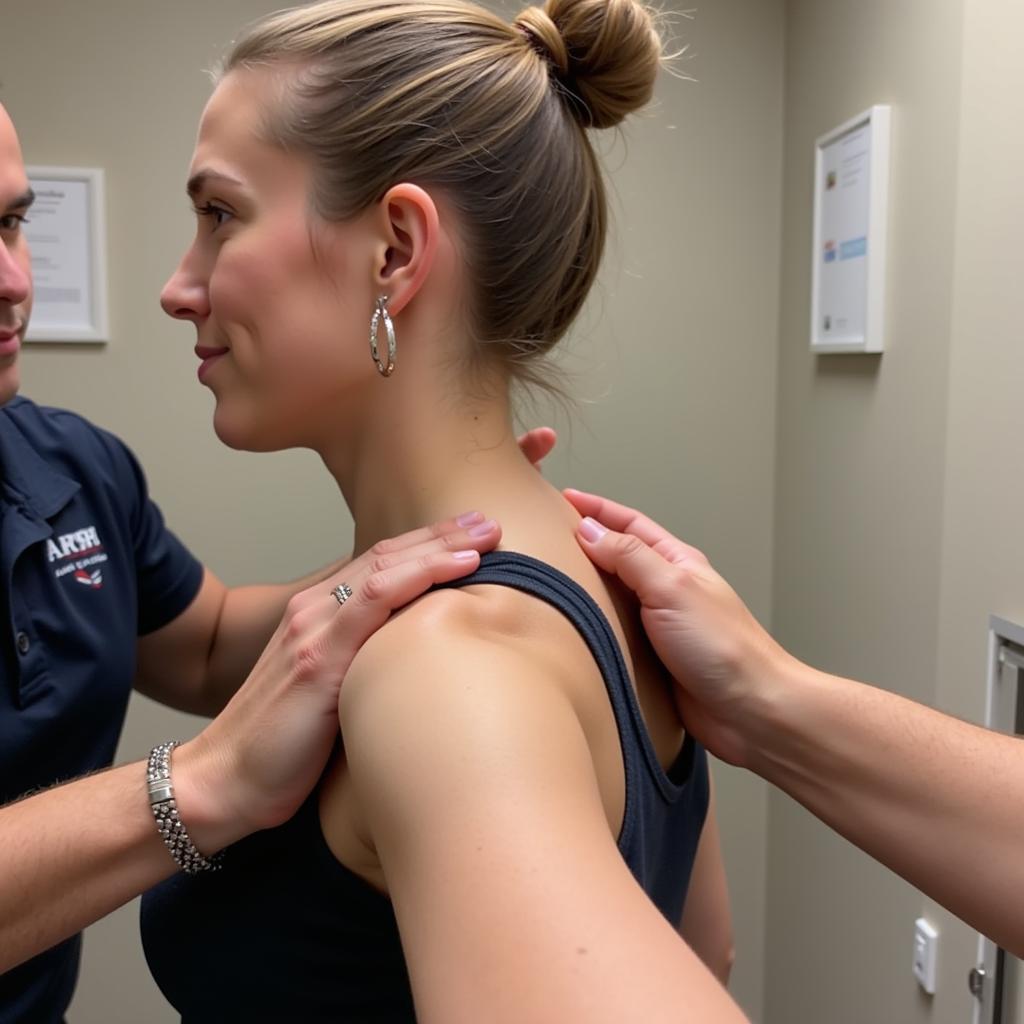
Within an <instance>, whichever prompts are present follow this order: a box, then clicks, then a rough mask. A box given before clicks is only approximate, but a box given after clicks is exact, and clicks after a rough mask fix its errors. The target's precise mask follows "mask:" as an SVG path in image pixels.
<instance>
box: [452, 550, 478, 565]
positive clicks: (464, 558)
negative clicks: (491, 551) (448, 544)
mask: <svg viewBox="0 0 1024 1024" xmlns="http://www.w3.org/2000/svg"><path fill="white" fill-rule="evenodd" d="M478 554H479V552H477V551H473V550H472V549H470V550H469V551H453V552H452V558H457V559H458V560H459V561H460V562H468V561H469V560H470V559H471V558H476V557H477V555H478Z"/></svg>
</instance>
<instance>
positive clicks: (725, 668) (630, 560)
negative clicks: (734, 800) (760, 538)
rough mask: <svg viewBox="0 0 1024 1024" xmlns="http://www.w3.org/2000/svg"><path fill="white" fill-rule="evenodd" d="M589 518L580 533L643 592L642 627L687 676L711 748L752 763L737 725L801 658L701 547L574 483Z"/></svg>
mask: <svg viewBox="0 0 1024 1024" xmlns="http://www.w3.org/2000/svg"><path fill="white" fill-rule="evenodd" d="M564 493H565V496H566V498H567V499H568V500H569V501H570V502H571V503H572V504H573V505H574V506H575V508H576V509H577V511H578V512H579V513H580V514H581V515H583V516H585V517H586V518H584V519H583V521H582V522H581V523H580V528H579V532H578V537H579V540H580V543H581V546H582V547H583V549H584V551H586V553H587V554H588V555H589V556H590V558H591V559H592V560H593V562H594V563H595V564H596V565H597V566H599V567H600V568H601V569H603V570H604V571H605V572H609V573H614V574H615V575H617V576H618V577H619V578H620V579H621V580H622V581H623V583H625V584H626V586H628V587H629V588H630V589H632V590H634V591H635V592H636V595H637V597H638V598H639V600H640V603H641V605H642V606H643V607H642V610H641V617H642V619H643V624H644V629H645V630H646V632H647V635H648V636H649V637H650V640H651V643H652V645H653V646H654V649H655V651H656V652H657V654H658V657H659V658H661V660H662V661H663V662H664V664H665V666H666V667H667V668H668V670H669V672H671V673H672V675H673V677H674V678H675V680H676V681H677V682H678V683H679V689H678V690H677V692H676V699H677V702H678V704H679V708H680V711H681V713H682V715H683V718H684V721H685V723H686V727H687V728H688V729H690V730H691V731H692V732H693V734H694V735H695V736H696V738H697V739H699V740H700V741H701V743H703V744H704V745H705V746H706V747H707V748H708V750H710V751H711V752H712V753H714V754H715V755H717V756H718V757H720V758H722V759H723V760H726V761H729V762H731V763H732V764H740V765H744V766H749V759H748V756H747V751H746V748H745V743H744V741H743V740H742V738H741V736H740V733H739V732H738V731H737V729H736V725H737V724H738V723H740V722H741V721H742V720H743V719H742V716H743V715H745V714H749V712H750V709H751V705H752V704H753V702H754V701H755V700H756V699H759V698H762V697H766V696H767V695H768V694H769V692H770V690H771V686H772V680H774V679H779V678H782V666H783V665H784V664H786V663H791V662H795V659H793V658H792V657H791V656H790V655H789V654H787V653H786V651H784V650H783V649H782V648H781V647H780V646H779V645H778V644H777V643H776V642H775V641H774V640H773V639H772V638H771V636H769V635H768V633H767V631H766V630H765V629H764V628H763V627H762V626H761V624H760V623H759V622H758V621H757V620H756V619H755V618H754V616H753V615H752V614H751V613H750V611H749V609H748V608H747V607H746V605H745V604H744V603H743V602H742V601H741V600H740V598H739V597H738V596H737V594H736V592H735V591H734V590H733V589H732V587H730V586H729V584H728V583H726V581H725V580H724V579H722V577H721V576H719V574H718V573H717V572H715V570H714V569H713V568H712V567H711V564H710V563H709V562H708V560H707V558H705V556H704V555H703V553H702V552H700V551H698V550H697V549H696V548H694V547H691V546H690V545H689V544H685V543H684V542H683V541H681V540H679V539H678V538H677V537H674V536H673V535H672V534H671V533H669V532H668V531H667V530H666V529H664V528H663V527H661V526H659V525H658V524H657V523H656V522H654V521H653V520H652V519H648V518H647V516H645V515H643V514H641V513H640V512H637V511H636V510H635V509H631V508H627V507H626V506H625V505H619V504H617V503H616V502H614V501H609V500H608V499H607V498H601V497H599V496H597V495H596V494H585V493H584V492H582V491H575V490H567V491H565V492H564Z"/></svg>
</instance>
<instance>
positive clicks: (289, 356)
mask: <svg viewBox="0 0 1024 1024" xmlns="http://www.w3.org/2000/svg"><path fill="white" fill-rule="evenodd" d="M273 85H274V82H273V79H272V78H271V76H270V74H269V73H267V72H251V71H234V72H232V73H231V74H230V75H228V76H227V77H226V78H225V79H224V81H223V82H222V83H221V84H220V85H219V86H218V87H217V90H216V91H215V92H214V94H213V96H212V98H211V99H210V102H209V103H208V104H207V107H206V110H205V112H204V113H203V118H202V121H201V122H200V126H199V136H198V141H197V143H196V150H195V154H194V156H193V159H192V165H191V168H190V170H189V184H188V191H189V195H190V197H191V199H192V201H193V204H194V206H195V209H196V211H197V218H198V225H197V229H196V236H195V239H194V241H193V242H192V245H191V247H190V248H189V249H188V251H187V252H186V253H185V255H184V257H183V259H182V261H181V264H180V265H179V266H178V269H177V270H176V271H175V272H174V274H173V276H172V277H171V279H170V280H169V281H168V282H167V284H166V285H165V287H164V290H163V293H162V294H161V305H162V306H163V308H164V310H165V312H167V313H168V314H169V315H170V316H173V317H177V318H179V319H183V320H190V321H192V323H194V324H195V327H196V333H197V344H196V354H197V356H198V357H199V359H200V366H199V379H200V381H201V382H202V383H203V384H205V385H206V386H207V387H209V388H210V390H211V391H212V392H213V393H214V396H215V398H216V402H217V405H216V410H215V412H214V429H215V430H216V432H217V435H218V436H219V437H220V438H221V440H222V441H224V442H225V443H226V444H228V445H231V446H232V447H235V448H245V449H249V450H255V451H266V450H274V449H280V448H286V447H294V446H312V447H316V446H317V439H318V432H322V431H324V430H325V429H326V428H328V427H329V425H330V424H331V423H332V422H335V421H336V420H337V416H338V413H339V411H340V410H341V409H343V408H349V409H351V407H352V405H353V404H354V403H353V396H354V395H358V393H359V392H360V391H361V390H362V389H360V388H359V384H361V383H365V382H366V378H368V377H372V376H373V375H374V374H375V370H374V367H373V363H372V362H371V360H370V357H369V354H368V352H366V353H363V355H364V356H365V358H363V359H361V360H357V359H356V358H355V357H356V354H357V351H358V352H362V350H363V348H364V347H366V346H364V345H363V344H362V343H359V344H357V343H356V340H357V338H358V339H362V341H365V337H364V336H365V334H366V329H367V326H368V324H369V319H370V315H371V313H372V311H373V301H374V294H373V286H372V284H373V278H372V273H371V270H372V249H371V245H372V237H371V234H370V231H369V230H368V218H366V217H363V218H360V217H356V218H355V219H354V220H352V221H349V222H346V223H345V224H326V223H325V222H323V221H321V220H320V219H319V218H318V217H317V216H316V215H315V214H314V213H312V212H311V210H310V204H309V196H310V184H311V169H310V166H309V164H308V162H307V161H306V160H305V159H304V158H302V157H299V156H296V155H294V154H289V153H287V152H285V151H283V150H282V149H280V148H277V147H275V146H273V145H271V144H269V143H267V142H265V141H263V140H262V139H261V138H260V134H259V130H260V126H261V123H262V122H261V117H262V116H263V114H264V113H265V112H266V110H267V109H268V104H269V102H270V101H271V99H272V88H273Z"/></svg>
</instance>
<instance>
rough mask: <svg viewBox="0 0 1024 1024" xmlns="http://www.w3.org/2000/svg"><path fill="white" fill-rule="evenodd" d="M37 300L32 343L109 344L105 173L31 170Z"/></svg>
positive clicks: (29, 234)
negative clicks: (73, 342)
mask: <svg viewBox="0 0 1024 1024" xmlns="http://www.w3.org/2000/svg"><path fill="white" fill-rule="evenodd" d="M26 170H27V173H28V180H29V185H30V186H31V188H32V191H33V192H34V193H35V202H34V203H33V204H32V209H31V210H30V211H29V215H28V223H26V225H25V237H26V238H27V240H28V244H29V249H30V250H31V253H32V277H33V279H34V281H35V299H34V302H33V306H32V319H31V320H30V321H29V325H28V331H27V332H26V334H25V340H26V341H84V342H102V341H108V340H109V332H108V327H107V265H106V259H107V251H106V248H107V247H106V232H105V218H104V208H103V171H101V170H99V169H95V168H80V167H29V168H27V169H26Z"/></svg>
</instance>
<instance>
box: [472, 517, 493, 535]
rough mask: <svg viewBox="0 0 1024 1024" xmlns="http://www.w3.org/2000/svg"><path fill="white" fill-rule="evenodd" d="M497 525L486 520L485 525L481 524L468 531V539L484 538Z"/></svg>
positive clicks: (491, 520) (490, 520)
mask: <svg viewBox="0 0 1024 1024" xmlns="http://www.w3.org/2000/svg"><path fill="white" fill-rule="evenodd" d="M497 525H498V524H497V523H496V522H495V521H494V520H493V519H488V520H487V522H486V523H481V524H480V525H479V526H474V527H473V529H472V530H470V531H469V535H470V537H486V536H487V534H489V533H491V532H492V531H493V530H494V528H495V527H496V526H497Z"/></svg>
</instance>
